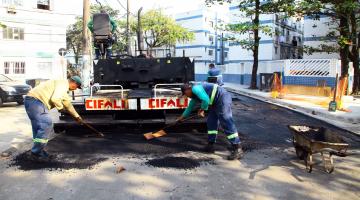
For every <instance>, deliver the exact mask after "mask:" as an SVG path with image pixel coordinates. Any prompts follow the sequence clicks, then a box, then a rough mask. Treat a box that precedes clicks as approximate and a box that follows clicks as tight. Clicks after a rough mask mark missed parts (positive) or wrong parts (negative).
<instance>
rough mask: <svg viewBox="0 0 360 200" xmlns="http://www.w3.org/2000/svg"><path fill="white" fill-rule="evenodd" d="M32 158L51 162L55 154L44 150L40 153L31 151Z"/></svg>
mask: <svg viewBox="0 0 360 200" xmlns="http://www.w3.org/2000/svg"><path fill="white" fill-rule="evenodd" d="M31 158H32V159H33V160H35V161H39V162H49V161H50V160H52V159H54V156H52V155H50V154H49V153H47V152H46V151H44V150H42V151H40V152H39V153H34V152H31Z"/></svg>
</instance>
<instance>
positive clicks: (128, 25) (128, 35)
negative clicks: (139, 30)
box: [126, 0, 131, 55]
mask: <svg viewBox="0 0 360 200" xmlns="http://www.w3.org/2000/svg"><path fill="white" fill-rule="evenodd" d="M126 40H127V54H128V55H131V36H130V0H127V6H126Z"/></svg>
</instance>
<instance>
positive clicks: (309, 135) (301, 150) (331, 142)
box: [288, 126, 349, 174]
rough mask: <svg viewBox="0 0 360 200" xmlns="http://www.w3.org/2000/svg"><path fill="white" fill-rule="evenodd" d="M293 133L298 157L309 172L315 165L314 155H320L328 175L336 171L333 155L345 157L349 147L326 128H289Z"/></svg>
mask: <svg viewBox="0 0 360 200" xmlns="http://www.w3.org/2000/svg"><path fill="white" fill-rule="evenodd" d="M288 128H289V129H290V131H291V132H292V133H293V144H294V147H295V151H296V155H297V157H298V158H299V159H301V160H304V161H305V166H306V170H307V172H309V173H311V172H312V169H313V165H314V161H313V155H314V154H317V153H320V154H321V157H322V161H323V164H324V167H325V171H326V172H327V173H329V174H330V173H332V172H333V171H334V160H333V155H336V156H340V157H345V156H346V151H347V149H348V147H349V144H347V143H346V142H345V141H344V140H343V138H342V137H341V136H339V135H338V134H336V133H335V132H332V131H330V130H328V129H326V128H324V127H313V126H288Z"/></svg>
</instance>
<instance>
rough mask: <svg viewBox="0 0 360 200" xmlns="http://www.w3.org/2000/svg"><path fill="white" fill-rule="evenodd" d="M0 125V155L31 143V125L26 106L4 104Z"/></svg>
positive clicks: (1, 109)
mask: <svg viewBox="0 0 360 200" xmlns="http://www.w3.org/2000/svg"><path fill="white" fill-rule="evenodd" d="M0 124H1V128H0V153H1V152H3V151H5V150H7V149H9V148H11V147H15V148H18V147H19V145H24V144H26V143H29V142H31V136H32V133H31V125H30V120H29V119H28V117H27V115H26V112H25V109H24V106H19V105H17V104H16V103H9V104H4V105H3V106H2V107H0Z"/></svg>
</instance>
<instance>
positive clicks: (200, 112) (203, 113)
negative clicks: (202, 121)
mask: <svg viewBox="0 0 360 200" xmlns="http://www.w3.org/2000/svg"><path fill="white" fill-rule="evenodd" d="M198 116H199V117H205V111H204V110H202V109H200V110H199V111H198Z"/></svg>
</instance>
